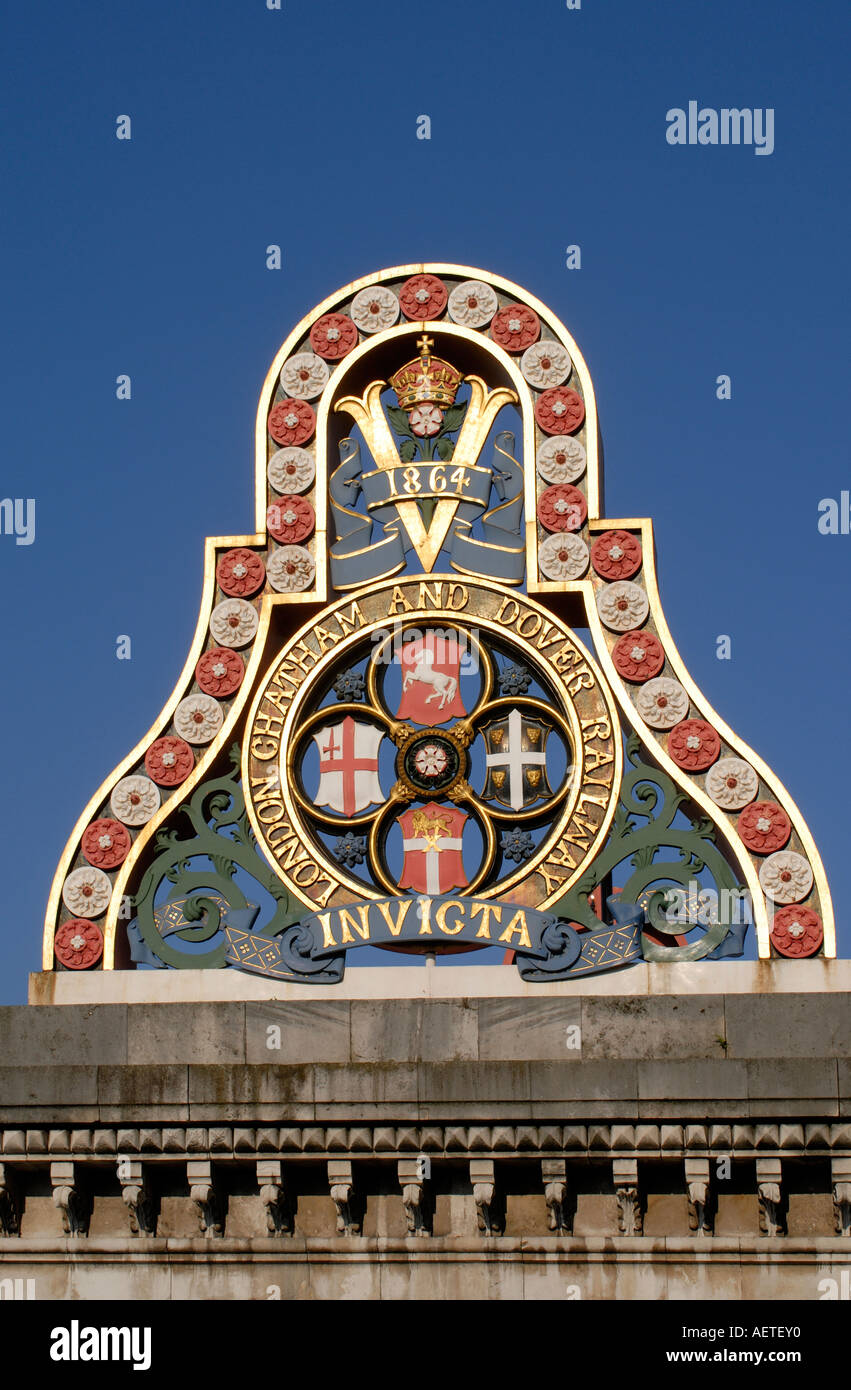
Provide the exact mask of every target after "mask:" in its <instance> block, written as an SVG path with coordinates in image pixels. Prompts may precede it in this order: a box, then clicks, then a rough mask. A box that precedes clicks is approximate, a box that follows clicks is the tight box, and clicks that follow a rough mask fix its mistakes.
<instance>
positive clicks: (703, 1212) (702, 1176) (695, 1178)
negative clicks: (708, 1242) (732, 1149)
mask: <svg viewBox="0 0 851 1390" xmlns="http://www.w3.org/2000/svg"><path fill="white" fill-rule="evenodd" d="M685 1169H686V1187H687V1188H688V1224H689V1230H690V1231H694V1232H695V1234H696V1235H699V1236H711V1235H712V1229H713V1224H714V1211H713V1195H712V1187H711V1184H710V1180H709V1159H708V1158H687V1159H686V1160H685Z"/></svg>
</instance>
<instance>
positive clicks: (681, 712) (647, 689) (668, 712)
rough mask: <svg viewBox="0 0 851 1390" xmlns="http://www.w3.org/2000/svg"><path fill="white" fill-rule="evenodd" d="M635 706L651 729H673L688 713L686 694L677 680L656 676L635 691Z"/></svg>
mask: <svg viewBox="0 0 851 1390" xmlns="http://www.w3.org/2000/svg"><path fill="white" fill-rule="evenodd" d="M634 699H635V708H636V709H637V710H638V713H639V714H640V715H641V718H642V719H643V720H644V722H645V724H649V725H650V727H651V729H673V727H674V725H675V724H679V723H681V721H682V720H683V719H685V718H686V716H687V715H688V695H687V694H686V692H685V690H684V689H683V687H682V686H681V685H680V683H679V681H675V680H673V679H672V678H671V677H670V676H656V677H655V679H654V680H652V681H647V682H646V684H644V685H642V686H641V688H640V689H639V690H638V691H636V694H635V696H634Z"/></svg>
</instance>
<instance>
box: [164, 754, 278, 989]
mask: <svg viewBox="0 0 851 1390" xmlns="http://www.w3.org/2000/svg"><path fill="white" fill-rule="evenodd" d="M229 758H230V762H231V766H232V771H231V772H229V773H228V774H226V775H225V776H223V777H216V778H212V779H211V780H210V781H208V782H204V783H202V785H201V786H199V787H198V788H196V790H195V791H194V792H193V794H192V796H191V798H190V800H189V801H188V802H187V804H186V805H184V806H181V807H180V812H181V814H182V815H184V816H186V817H187V818H188V820H189V822H190V825H191V828H192V832H193V833H192V834H191V835H188V836H183V835H181V834H180V833H179V832H178V831H177V830H163V831H160V833H159V834H158V835H157V837H156V841H155V847H156V849H157V850H158V851H159V853H158V854H157V857H156V858H155V859H154V861H153V862H152V863H151V864H150V865H149V866H148V868H147V869H146V871H145V874H144V876H143V878H142V881H141V883H140V885H139V889H138V891H137V893H136V913H137V917H136V922H137V925H138V929H139V933H140V935H141V937H142V940H143V941H144V943H145V945H146V946H147V947H148V949H149V950H150V951H151V952H152V953H153V955H154V956H156V957H157V958H158V960H160V961H162V962H163V963H164V964H165V965H171V966H174V967H176V968H177V969H187V968H188V969H192V970H203V969H211V968H217V967H220V966H224V964H225V949H226V948H225V945H224V943H221V944H219V945H216V946H214V947H213V948H212V949H211V950H209V951H205V952H195V951H180V950H178V949H176V948H175V947H174V946H172V945H170V944H169V942H168V941H166V940H164V938H163V936H162V934H161V932H160V930H159V929H158V926H157V918H156V916H155V911H159V912H161V911H162V908H163V907H164V906H165V905H166V904H167V903H168V902H175V901H177V900H179V899H182V898H186V897H187V896H189V901H188V902H186V903H185V905H184V907H183V909H182V915H183V918H184V919H185V920H186V921H187V922H193V921H195V922H197V923H198V925H197V926H192V927H185V928H183V929H182V930H177V931H172V932H170V936H171V937H172V939H173V938H175V937H176V938H177V939H178V940H181V941H186V942H191V943H195V944H198V943H202V942H205V941H212V940H213V939H214V938H215V936H216V934H217V933H218V931H219V927H220V925H221V916H222V913H221V910H220V900H221V899H224V901H225V903H226V904H227V905H228V907H229V908H231V909H236V910H239V909H246V908H248V907H249V902H248V900H247V899H246V897H245V895H244V893H243V892H242V891H241V889H240V888H239V887H238V885H237V883H236V882H235V881H234V879H235V875H236V871H237V868H239V869H243V870H244V871H245V872H246V873H247V874H249V875H250V876H251V878H253V879H254V880H255V881H256V882H257V883H259V884H260V885H261V886H262V887H263V888H265V890H266V892H267V893H269V894H270V896H271V897H272V898H274V900H275V911H274V914H273V915H272V917H271V919H270V920H269V921H268V922H266V923H265V925H264V926H262V927H257V928H253V930H255V931H256V932H257V934H258V935H260V936H276V935H277V934H278V933H279V932H280V931H281V930H282V929H283V928H284V927H286V926H288V925H289V924H290V923H291V922H293V921H296V920H298V917H299V911H298V910H296V911H292V904H291V903H290V899H289V895H288V894H287V891H286V889H285V888H284V886H283V884H282V883H281V881H280V879H278V878H277V877H276V875H275V874H274V873H273V871H272V870H271V869H270V868H269V867H268V865H266V864H265V863H264V862H263V860H262V859H261V858H260V855H259V853H258V851H257V841H256V839H255V837H254V832H253V831H252V829H251V826H250V824H249V821H248V815H247V813H246V810H245V799H244V797H243V794H242V788H241V786H240V781H239V761H240V753H239V747H238V745H236V744H235V745H234V746H233V747H232V748H231V749H230V750H229ZM226 832H230V833H226ZM205 861H206V862H205ZM208 864H209V865H210V866H212V867H208ZM163 882H168V883H170V884H171V885H172V888H171V890H170V892H169V893H168V895H167V897H166V899H165V900H164V902H162V903H160V904H157V894H158V891H159V889H160V886H161V884H162V883H163ZM205 890H206V893H205ZM206 894H211V896H206ZM217 899H219V901H217Z"/></svg>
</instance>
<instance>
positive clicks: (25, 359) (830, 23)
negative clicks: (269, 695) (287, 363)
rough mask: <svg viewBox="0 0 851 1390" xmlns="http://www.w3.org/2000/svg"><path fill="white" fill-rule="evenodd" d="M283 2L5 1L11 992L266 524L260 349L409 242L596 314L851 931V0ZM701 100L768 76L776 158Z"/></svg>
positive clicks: (691, 570) (656, 510)
mask: <svg viewBox="0 0 851 1390" xmlns="http://www.w3.org/2000/svg"><path fill="white" fill-rule="evenodd" d="M282 6H283V8H282V10H281V11H269V10H267V9H266V6H265V0H239V3H237V0H221V2H220V3H217V4H216V5H209V4H201V3H199V0H183V3H181V4H180V5H179V6H173V5H166V4H165V3H161V0H156V2H155V3H146V4H140V5H129V4H126V3H110V4H106V3H102V2H101V3H98V2H97V0H95V3H87V4H86V5H85V6H83V7H80V6H74V7H72V6H67V5H59V4H57V3H55V2H54V3H48V4H47V5H40V6H35V7H24V6H23V5H18V6H16V7H15V8H14V10H11V9H9V10H7V15H6V19H5V23H4V34H3V43H2V55H3V56H2V59H0V62H2V69H3V73H2V75H3V83H2V87H3V93H4V95H3V98H2V108H0V109H2V124H3V139H2V155H0V158H2V163H3V185H4V193H5V196H4V199H3V212H2V258H0V271H2V277H3V285H2V297H3V304H4V309H5V314H4V319H5V332H4V333H3V335H2V340H0V353H2V374H0V381H2V392H3V400H2V403H3V425H4V438H3V443H4V449H3V482H2V495H3V496H4V497H5V496H9V497H12V498H14V497H18V498H29V497H32V498H34V499H35V503H36V531H35V540H34V543H33V544H31V545H26V546H25V545H21V546H18V545H16V544H15V540H14V537H12V536H9V535H0V578H2V590H0V592H2V596H3V597H2V605H3V635H4V650H5V670H6V679H5V680H4V682H3V687H2V694H0V700H2V705H3V728H4V730H5V732H6V749H5V759H4V765H3V766H4V783H5V786H4V795H3V798H2V806H3V811H2V815H3V825H2V853H3V864H4V868H5V874H4V889H5V892H4V899H5V901H4V912H3V925H2V935H0V961H2V985H0V998H2V1000H3V1001H4V1002H17V1001H20V1000H23V999H24V998H25V993H26V973H27V972H28V971H29V970H32V969H37V968H38V965H39V961H40V952H41V932H42V923H43V915H44V905H45V901H46V898H47V893H48V890H49V886H50V881H51V878H52V874H53V870H54V867H55V864H56V861H57V859H58V857H59V854H60V852H61V849H62V846H63V844H64V842H65V839H66V837H67V835H68V833H69V831H70V829H71V827H72V824H73V822H74V820H75V819H76V817H77V815H78V814H79V812H80V810H81V809H82V806H83V804H84V803H85V801H86V800H87V799H88V797H89V795H90V794H91V792H92V791H93V790H94V789H95V787H96V786H97V785H98V784H99V783H100V781H101V780H102V778H103V777H104V776H106V775H107V774H108V773H109V772H110V771H111V769H112V768H113V767H114V765H115V764H116V763H117V762H118V761H119V759H120V758H121V757H123V755H124V754H125V752H126V751H127V750H128V749H129V748H130V747H131V746H132V745H133V744H134V743H135V742H136V740H137V739H138V738H139V737H140V736H141V734H142V733H143V732H144V731H145V730H146V729H147V727H148V726H149V724H150V722H151V720H152V719H153V717H154V716H155V714H156V713H157V712H158V710H159V709H160V708H161V706H162V704H163V703H164V701H165V699H166V697H167V695H168V694H169V693H170V691H171V689H172V686H173V684H174V681H175V679H176V677H177V675H178V673H179V671H180V668H181V666H182V664H183V660H184V657H185V653H186V649H187V647H188V644H189V641H190V637H191V634H192V632H193V629H194V624H195V619H196V615H197V608H198V601H199V597H200V589H201V572H202V553H203V538H204V537H205V536H206V535H216V534H229V533H239V532H243V531H248V530H250V529H252V519H253V507H252V467H253V457H252V438H253V424H254V412H255V409H256V403H257V397H258V394H259V391H260V387H261V384H262V381H263V378H264V375H265V373H266V369H267V366H268V363H269V361H270V360H271V358H272V356H273V355H274V353H275V351H276V349H277V348H278V346H279V344H280V343H281V341H282V340H283V338H284V337H285V336H286V334H287V333H288V331H289V329H290V328H291V326H292V325H293V324H294V322H295V321H296V320H297V319H299V318H300V317H301V316H302V315H303V314H304V313H305V312H306V311H307V310H309V309H310V308H311V306H312V305H313V304H314V303H315V302H316V301H318V300H319V299H321V298H323V297H324V296H325V295H327V294H329V293H331V292H332V291H333V290H334V289H335V288H336V287H338V286H339V285H342V284H344V283H345V282H347V281H348V280H350V279H353V278H355V277H357V276H360V275H363V274H367V273H368V272H370V271H372V270H374V269H377V268H378V267H380V266H385V265H396V264H402V263H406V262H412V261H417V260H421V259H422V260H437V261H443V260H446V261H457V262H461V263H465V264H470V265H474V266H481V267H483V268H485V269H489V270H492V271H494V272H496V273H498V274H501V275H505V276H507V277H508V278H510V279H513V280H516V281H518V282H519V283H521V284H522V285H524V286H526V287H527V288H528V289H529V290H530V291H531V292H532V293H533V294H535V295H537V296H538V297H539V298H540V299H542V300H544V302H545V303H548V304H549V305H551V306H552V307H553V309H554V310H555V311H556V312H557V313H558V314H559V315H560V317H561V318H562V319H563V320H564V321H565V322H566V324H567V326H568V328H569V329H570V331H571V332H572V333H573V334H574V336H575V338H576V339H577V341H578V343H579V345H580V347H581V349H582V351H583V353H584V355H585V357H586V360H587V362H588V365H589V368H590V371H591V373H592V377H593V380H594V383H595V387H596V391H597V399H598V405H599V409H600V417H601V427H602V431H603V438H604V445H605V456H606V475H607V483H606V494H607V512H608V514H609V515H610V516H612V517H618V516H633V515H650V516H652V517H653V518H654V520H655V524H656V536H657V549H658V564H659V574H660V582H661V589H662V597H663V602H664V605H665V611H666V615H667V618H668V621H669V624H670V626H671V628H672V631H673V633H674V637H675V639H676V641H677V643H678V645H679V648H680V651H681V653H682V655H683V657H684V659H685V660H686V662H687V664H688V666H689V668H690V670H691V673H692V675H693V676H694V678H695V679H696V680H697V682H698V684H699V685H700V686H701V687H702V688H703V690H704V691H705V692H706V694H707V696H708V698H709V699H710V701H711V702H712V704H713V705H714V706H715V707H716V708H717V709H718V711H719V712H720V713H721V715H722V716H723V717H724V718H725V719H726V720H727V721H728V722H729V723H730V724H731V725H732V727H733V728H734V729H735V730H736V731H737V732H738V733H739V734H740V735H741V736H742V737H743V738H744V739H746V740H747V741H748V742H749V743H750V744H751V745H752V746H753V747H754V748H755V749H756V750H757V751H758V752H759V753H760V754H761V755H762V756H763V757H765V759H766V760H767V761H768V763H769V765H770V766H771V767H772V768H773V769H774V770H775V771H776V772H777V773H778V775H779V776H780V777H781V779H782V780H783V781H784V782H785V784H786V785H787V787H788V788H789V790H790V792H791V793H792V795H793V797H794V798H795V799H796V800H797V802H798V804H799V805H800V806H801V809H802V810H803V812H804V814H805V816H806V817H807V819H808V820H809V824H810V827H811V829H812V831H813V833H814V835H815V838H816V842H817V843H818V845H819V847H820V849H821V852H822V854H823V857H824V860H825V864H826V868H827V872H828V876H829V879H830V881H831V884H832V888H833V894H834V899H835V902H836V903H837V905H838V916H839V933H840V934H839V940H840V952H841V953H845V952H846V951H847V949H848V934H847V930H846V929H845V927H844V921H843V913H842V906H843V904H844V902H845V901H846V898H847V896H848V892H849V889H851V883H849V874H851V868H849V857H848V854H847V850H846V847H845V841H846V838H847V832H846V814H845V810H844V785H845V779H846V777H847V774H848V768H849V731H848V719H847V716H846V707H847V697H846V688H847V685H848V680H849V655H848V647H847V641H846V631H847V604H848V593H849V591H848V584H847V578H846V576H847V573H848V558H849V555H851V536H842V535H833V536H830V535H828V536H825V535H822V534H820V532H819V530H818V515H819V513H818V504H819V502H820V501H821V500H822V499H824V498H829V497H833V498H836V499H837V500H838V499H839V498H840V495H841V491H842V489H843V488H845V489H849V488H851V469H849V466H848V449H847V404H846V402H847V399H848V390H847V374H848V368H849V363H848V352H847V332H846V319H847V290H848V278H847V270H846V265H847V225H848V188H847V173H846V171H847V162H848V161H847V145H848V98H847V95H845V94H844V86H845V84H844V64H845V55H847V52H848V48H849V40H850V39H851V33H849V29H851V22H849V17H848V10H847V7H846V6H843V5H840V4H839V3H824V4H822V5H820V6H818V7H815V8H814V7H810V6H803V5H799V4H794V3H791V0H771V3H769V0H752V2H751V3H742V0H719V2H718V3H714V4H712V5H697V4H694V3H691V4H683V3H682V0H659V2H658V3H655V4H654V3H650V4H644V5H639V4H636V3H635V0H582V7H581V9H579V10H568V9H567V7H566V5H565V3H564V0H561V2H560V3H559V0H547V3H542V2H541V0H536V2H535V3H533V4H527V5H525V6H521V5H517V4H511V5H510V4H507V3H504V0H495V3H491V4H488V5H485V4H483V3H482V2H481V0H467V3H466V4H464V5H463V6H461V7H459V6H457V5H455V4H449V3H447V2H446V0H432V3H431V4H429V5H428V6H427V7H414V8H413V9H411V8H410V7H404V6H401V7H400V6H398V5H390V4H389V3H386V0H370V2H369V3H366V4H362V5H358V6H354V5H344V4H342V3H340V2H339V0H333V3H314V4H303V5H297V4H296V3H294V0H282ZM690 100H696V101H698V102H699V103H700V104H701V106H708V107H714V108H716V109H717V108H721V107H723V106H734V107H748V108H757V107H759V108H768V107H770V108H772V109H773V110H774V112H775V149H774V152H773V153H772V154H771V155H770V156H767V157H766V156H763V157H760V156H758V155H756V154H755V151H754V149H753V148H749V147H739V148H733V147H726V148H725V147H720V146H719V147H711V146H710V147H701V146H684V147H672V146H670V145H669V144H668V143H667V141H666V138H665V133H666V120H665V117H666V112H667V111H668V109H669V108H672V107H683V108H685V107H687V104H688V102H689V101H690ZM122 114H129V115H130V116H131V119H132V140H130V141H118V140H116V138H115V122H116V117H118V116H119V115H122ZM421 114H428V115H429V116H430V117H431V122H432V138H431V140H430V141H420V140H417V139H416V121H417V117H418V115H421ZM270 243H279V244H280V245H281V247H282V249H283V268H282V270H281V271H279V272H273V271H269V270H267V269H266V265H265V249H266V247H267V245H269V244H270ZM569 244H579V245H580V246H581V255H582V268H581V270H578V271H577V270H573V271H571V270H568V269H566V268H565V247H566V246H567V245H569ZM120 373H129V374H130V376H131V378H132V392H133V394H132V400H130V401H129V402H119V401H117V400H116V399H115V378H116V377H117V376H118V375H119V374H120ZM721 373H727V374H729V375H730V377H731V379H732V399H731V400H730V401H724V402H721V401H718V400H717V399H716V395H715V381H716V377H717V376H718V375H719V374H721ZM119 634H129V635H130V636H131V638H132V644H133V646H132V651H133V658H132V660H131V661H118V660H117V659H116V655H115V650H116V637H117V636H118V635H119ZM719 634H728V635H729V636H730V637H731V639H732V659H731V660H729V661H719V660H717V659H716V638H717V636H718V635H719Z"/></svg>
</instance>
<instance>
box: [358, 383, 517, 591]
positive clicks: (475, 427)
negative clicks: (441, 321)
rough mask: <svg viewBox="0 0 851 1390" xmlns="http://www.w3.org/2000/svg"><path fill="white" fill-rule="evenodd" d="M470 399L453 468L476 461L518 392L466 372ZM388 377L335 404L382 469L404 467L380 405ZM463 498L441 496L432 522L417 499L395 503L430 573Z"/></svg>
mask: <svg viewBox="0 0 851 1390" xmlns="http://www.w3.org/2000/svg"><path fill="white" fill-rule="evenodd" d="M465 380H466V381H467V382H468V383H469V386H470V401H469V404H468V406H467V413H466V415H465V417H464V423H463V425H462V426H461V431H460V433H459V435H458V442H457V444H456V445H455V451H454V453H453V455H452V460H451V463H452V467H453V468H458V467H461V468H466V467H470V466H471V465H473V464H475V462H476V460H477V459H478V457H479V454H480V453H481V452H482V449H483V448H484V444H485V440H486V439H487V437H488V434H489V433H490V429H491V426H492V425H493V422H494V420H495V419H496V417H497V415H498V414H499V412H500V410H502V408H503V406H505V405H514V404H516V402H517V394H516V392H514V391H511V390H510V389H509V388H508V387H506V386H498V387H497V388H496V389H495V390H494V391H489V390H488V388H487V386H486V384H485V382H484V381H483V380H482V378H481V377H479V376H468V377H466V378H465ZM386 386H387V382H386V381H373V382H371V383H370V385H369V386H368V387H367V388H366V391H365V392H364V394H363V396H344V397H343V398H342V399H341V400H339V401H337V403H336V405H335V406H334V409H335V411H345V412H346V414H347V415H350V416H351V417H352V419H353V420H354V422H355V424H356V425H358V426H359V428H360V431H361V433H362V435H363V437H364V439H365V440H366V443H367V447H368V449H369V452H370V453H371V454H372V457H373V459H374V460H375V462H376V464H377V465H378V467H379V468H403V467H404V464H403V463H402V460H401V459H400V457H399V453H398V450H397V448H396V443H395V441H394V438H393V433H392V431H391V429H390V426H389V425H388V423H387V417H386V416H385V414H384V411H383V409H382V406H381V392H382V391H383V390H384V389H385V387H386ZM460 501H461V498H460V497H441V498H440V499H439V500H438V503H437V505H436V507H435V509H434V513H433V515H432V518H431V523H430V525H429V526H428V527H426V526H425V524H424V522H423V518H422V513H421V512H420V509H419V506H418V505H417V503H416V502H413V501H411V502H408V501H404V502H396V504H395V506H396V511H397V512H398V514H399V518H400V520H401V522H402V524H403V526H404V527H405V530H406V531H407V533H408V536H409V538H410V541H411V544H412V545H413V547H414V550H415V551H416V552H417V556H418V558H419V561H420V564H421V565H422V567H423V569H424V570H425V571H426V573H427V574H429V573H431V571H432V570H433V568H434V565H435V562H436V560H437V557H438V555H439V553H440V550H441V547H442V545H443V543H444V541H445V540H446V535H447V532H448V531H449V528H450V526H451V525H452V522H453V519H454V517H455V513H456V511H457V510H458V504H459V502H460Z"/></svg>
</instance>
